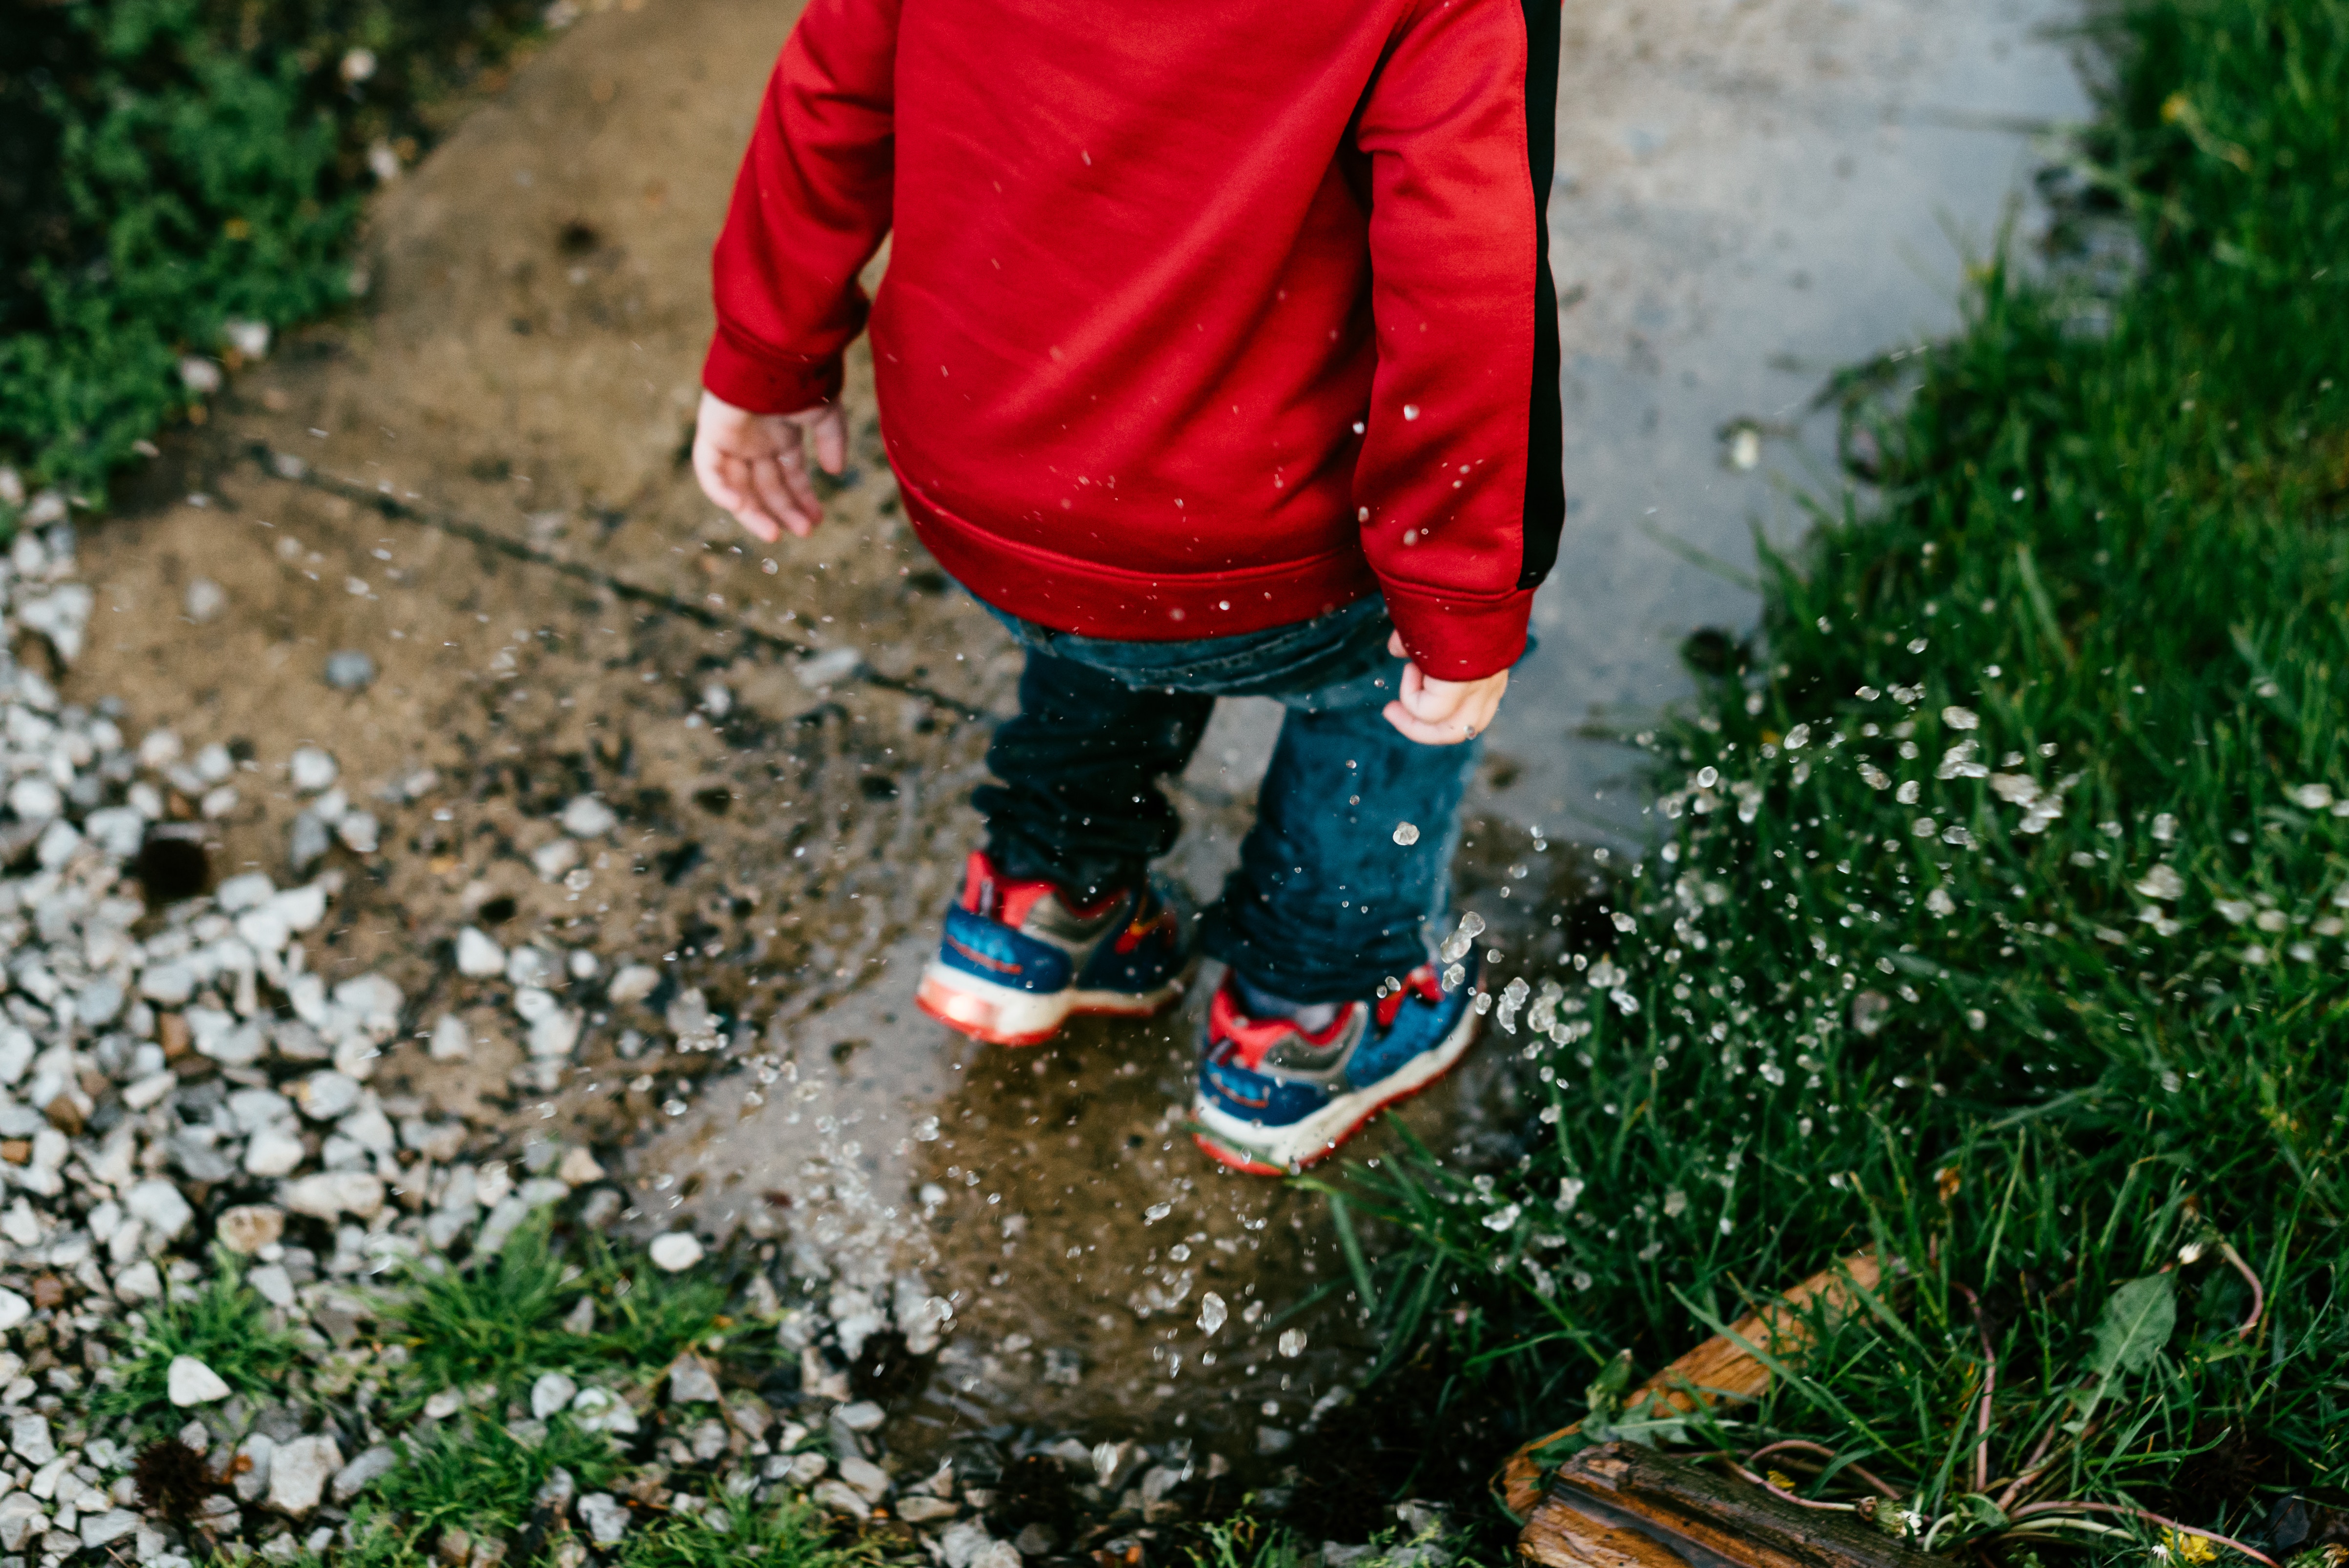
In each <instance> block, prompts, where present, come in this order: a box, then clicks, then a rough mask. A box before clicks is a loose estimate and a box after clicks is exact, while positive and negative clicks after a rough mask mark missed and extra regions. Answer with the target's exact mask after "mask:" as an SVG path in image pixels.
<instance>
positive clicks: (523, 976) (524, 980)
mask: <svg viewBox="0 0 2349 1568" xmlns="http://www.w3.org/2000/svg"><path fill="white" fill-rule="evenodd" d="M506 978H507V979H508V980H511V981H512V982H513V983H514V984H515V985H538V986H545V985H552V984H553V983H554V978H555V965H554V958H553V957H551V956H550V955H549V954H547V952H546V951H545V950H544V949H543V948H539V947H531V946H526V945H525V946H522V947H517V948H515V949H514V950H513V951H512V953H509V954H506Z"/></svg>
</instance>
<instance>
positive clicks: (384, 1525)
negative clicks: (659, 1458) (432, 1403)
mask: <svg viewBox="0 0 2349 1568" xmlns="http://www.w3.org/2000/svg"><path fill="white" fill-rule="evenodd" d="M556 1470H567V1471H569V1472H570V1474H571V1477H572V1480H574V1482H575V1483H577V1485H578V1486H579V1487H580V1488H581V1489H582V1490H592V1489H593V1488H595V1487H597V1486H600V1485H602V1484H603V1483H604V1482H605V1481H606V1480H610V1479H611V1478H612V1476H613V1475H615V1474H616V1473H617V1471H618V1470H619V1457H618V1455H617V1454H616V1452H615V1451H614V1449H613V1447H612V1442H611V1439H609V1438H606V1437H605V1436H603V1435H602V1434H600V1433H595V1432H585V1431H582V1430H580V1429H578V1428H577V1427H576V1426H574V1425H573V1424H572V1423H571V1422H570V1421H569V1420H567V1419H564V1418H562V1417H557V1418H555V1419H554V1420H553V1421H552V1422H550V1423H549V1424H548V1425H547V1428H546V1430H545V1433H544V1435H543V1437H542V1438H540V1439H538V1440H537V1441H535V1442H525V1441H523V1439H521V1438H518V1437H516V1436H515V1435H514V1433H513V1432H512V1430H510V1429H507V1428H506V1427H504V1426H502V1425H501V1424H499V1423H498V1422H496V1421H494V1420H490V1419H486V1418H473V1419H471V1420H467V1421H462V1422H451V1423H450V1424H449V1425H447V1426H443V1427H441V1428H440V1429H437V1430H436V1431H434V1432H433V1433H432V1435H431V1436H430V1437H429V1438H428V1439H425V1440H424V1441H423V1442H421V1443H420V1444H415V1445H412V1446H411V1447H410V1448H409V1451H408V1452H407V1453H405V1454H404V1455H403V1456H402V1457H401V1459H400V1462H399V1463H398V1465H397V1466H395V1467H394V1468H393V1469H392V1470H391V1471H390V1473H388V1475H386V1476H385V1477H384V1478H383V1480H381V1481H380V1482H378V1484H377V1486H376V1489H375V1491H374V1493H373V1501H371V1502H369V1503H367V1505H366V1507H365V1510H364V1519H363V1520H362V1521H360V1522H357V1523H356V1524H355V1527H354V1529H353V1532H352V1533H353V1536H354V1538H355V1539H362V1540H366V1541H367V1542H370V1544H368V1545H367V1546H366V1547H365V1548H363V1549H362V1551H361V1553H360V1555H361V1556H362V1557H367V1558H370V1559H371V1560H381V1561H386V1562H396V1561H404V1560H406V1559H408V1558H409V1557H410V1556H411V1555H413V1554H415V1553H418V1552H419V1551H421V1550H425V1549H429V1546H430V1545H431V1543H432V1542H436V1541H438V1540H439V1539H440V1534H441V1532H444V1531H447V1530H450V1529H455V1530H461V1531H463V1532H465V1533H466V1534H467V1535H469V1536H471V1537H473V1538H475V1539H477V1540H480V1539H488V1540H502V1539H504V1538H506V1537H508V1536H510V1535H512V1534H514V1533H515V1532H518V1531H520V1530H521V1529H522V1528H523V1526H524V1525H525V1524H527V1523H529V1522H530V1520H531V1515H532V1513H533V1510H534V1509H535V1507H536V1505H537V1498H538V1491H539V1489H540V1488H541V1487H543V1486H544V1485H545V1484H546V1482H547V1480H548V1478H550V1477H551V1476H553V1475H554V1472H555V1471H556Z"/></svg>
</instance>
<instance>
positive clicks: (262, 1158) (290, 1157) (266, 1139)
mask: <svg viewBox="0 0 2349 1568" xmlns="http://www.w3.org/2000/svg"><path fill="white" fill-rule="evenodd" d="M305 1152H306V1150H304V1149H303V1147H302V1140H301V1139H299V1138H297V1137H296V1136H295V1134H294V1133H293V1132H292V1131H290V1130H287V1129H285V1128H283V1127H264V1128H263V1129H262V1130H260V1131H259V1132H256V1133H254V1135H253V1141H252V1142H250V1143H248V1144H246V1145H245V1146H244V1169H245V1172H246V1174H248V1175H253V1176H268V1177H276V1176H291V1175H292V1174H294V1172H295V1170H296V1169H297V1168H299V1167H300V1165H301V1163H302V1157H303V1155H304V1154H305Z"/></svg>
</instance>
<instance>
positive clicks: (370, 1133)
mask: <svg viewBox="0 0 2349 1568" xmlns="http://www.w3.org/2000/svg"><path fill="white" fill-rule="evenodd" d="M335 1131H336V1134H337V1135H339V1136H341V1137H344V1138H347V1139H349V1140H351V1141H352V1142H353V1143H356V1144H357V1145H358V1146H359V1147H360V1148H361V1149H364V1150H367V1152H368V1153H370V1154H389V1153H391V1152H392V1151H393V1150H396V1149H398V1147H399V1139H398V1134H396V1133H394V1132H393V1131H392V1128H391V1118H390V1117H388V1116H387V1115H385V1114H384V1110H383V1106H382V1104H381V1103H380V1102H379V1101H378V1100H377V1099H376V1098H375V1096H374V1095H372V1094H370V1095H368V1096H367V1098H366V1099H363V1100H362V1101H360V1103H359V1108H358V1109H357V1110H355V1111H353V1112H351V1113H350V1115H348V1116H347V1117H345V1118H343V1119H342V1120H340V1121H338V1122H336V1123H335Z"/></svg>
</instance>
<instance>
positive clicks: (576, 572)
mask: <svg viewBox="0 0 2349 1568" xmlns="http://www.w3.org/2000/svg"><path fill="white" fill-rule="evenodd" d="M245 455H246V456H247V457H249V458H251V459H253V462H254V466H255V467H257V468H259V469H261V471H262V472H263V473H264V474H266V475H267V476H268V477H270V478H271V479H274V480H279V481H280V482H282V483H285V484H297V485H303V486H305V487H307V488H309V489H311V490H322V491H324V492H325V493H326V494H328V495H332V496H338V497H340V498H341V499H343V500H347V501H350V502H352V503H354V504H355V505H360V506H366V507H370V508H373V509H374V511H376V513H377V515H378V516H380V517H383V518H385V519H387V520H388V521H393V522H405V523H409V524H411V525H413V526H416V527H419V528H429V529H431V530H433V531H436V532H440V533H445V534H447V535H449V536H450V538H452V539H461V540H463V541H465V542H467V543H468V544H475V545H479V546H481V548H482V549H484V550H494V551H496V552H498V553H500V554H501V555H505V556H508V557H510V558H512V559H513V560H515V561H523V562H529V563H531V564H532V565H534V566H543V567H545V568H547V569H548V570H549V571H552V572H556V573H561V574H562V575H564V576H565V577H569V578H573V579H574V580H576V581H578V582H581V583H593V584H595V586H596V587H598V588H601V589H603V590H605V592H606V593H610V594H612V595H613V596H614V597H615V598H617V599H622V600H626V602H627V603H632V604H643V605H647V606H649V607H651V608H653V609H657V610H661V611H665V612H667V614H672V615H676V616H678V617H679V618H680V619H683V620H688V621H691V622H692V623H694V624H696V625H698V626H703V627H706V628H708V629H709V630H710V631H713V632H726V633H729V634H732V635H734V636H737V637H740V639H741V640H742V642H743V644H744V645H749V646H757V647H763V648H766V649H768V650H769V651H771V652H773V653H779V654H789V655H792V656H793V657H796V658H802V659H804V658H811V657H813V656H814V655H818V654H822V653H825V652H829V651H830V650H828V649H824V648H819V647H817V646H816V645H813V644H812V643H802V642H799V641H797V640H795V639H793V638H791V637H783V636H778V635H776V634H774V633H772V632H766V631H761V630H760V629H759V628H758V627H756V626H753V625H751V624H749V623H748V622H746V621H743V620H741V619H740V618H739V617H737V616H733V615H721V614H718V613H717V612H716V611H714V610H711V609H710V608H709V607H708V606H707V605H703V604H697V603H693V601H691V600H690V599H681V598H679V597H678V596H677V595H676V594H674V593H664V592H662V591H661V590H660V589H657V588H646V587H643V586H641V585H639V584H637V583H631V582H629V581H628V580H627V579H626V578H625V577H619V576H616V575H614V574H613V573H609V572H605V571H601V570H599V569H597V568H595V567H593V566H585V565H582V564H581V563H580V562H576V561H565V560H564V559H563V557H561V556H559V555H555V554H553V553H550V552H547V551H543V550H541V549H539V548H537V547H536V546H535V545H530V544H524V543H523V542H522V541H521V540H519V539H515V538H512V537H511V536H509V535H507V534H503V533H500V532H499V531H497V530H495V529H493V528H485V527H483V526H482V525H481V524H480V523H478V522H469V521H466V520H464V519H463V518H461V517H459V516H457V515H456V514H455V513H453V512H449V511H439V510H437V509H434V508H430V507H423V506H416V505H411V504H410V503H409V502H408V501H404V500H400V499H399V498H398V496H394V495H388V494H386V493H385V492H384V491H382V490H375V489H372V488H370V487H368V486H367V485H363V484H360V483H358V482H357V481H356V480H346V479H338V478H336V477H335V476H334V475H332V474H324V473H320V472H319V471H318V470H317V469H315V468H313V467H312V466H311V465H310V464H309V463H308V462H307V461H305V459H301V458H298V457H296V456H295V455H294V454H293V453H291V452H277V451H272V450H271V449H269V447H268V446H267V445H266V444H265V443H263V442H260V441H255V442H254V443H252V444H251V445H250V446H248V447H247V448H246V449H245ZM841 678H842V679H843V680H855V681H861V682H863V683H864V685H866V686H878V687H880V688H882V689H883V690H885V691H894V692H897V693H900V694H902V695H904V696H911V697H918V698H920V699H921V700H922V701H924V702H926V703H929V704H930V705H931V706H933V707H940V708H944V709H945V710H946V711H947V712H948V713H951V714H953V715H955V716H956V717H958V718H962V719H965V720H968V721H970V722H974V723H987V724H994V723H997V722H999V721H1000V720H1001V719H1002V718H1003V717H1005V716H1004V715H1002V714H999V713H995V712H991V711H990V710H988V709H987V708H983V707H971V706H970V705H969V704H968V703H966V702H964V701H962V700H961V699H960V698H958V697H953V696H947V694H946V693H945V692H942V691H940V690H938V689H937V688H936V686H928V685H926V684H924V683H923V682H920V681H912V680H905V679H901V678H899V677H898V676H891V675H885V674H883V673H882V672H881V671H879V670H876V669H874V668H873V667H872V665H868V664H865V663H864V662H863V661H862V660H860V661H859V662H858V664H857V666H856V668H855V669H854V671H852V672H850V673H849V674H848V675H846V676H842V677H841Z"/></svg>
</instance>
